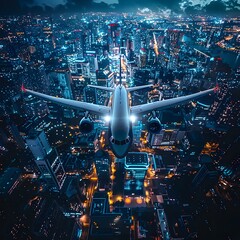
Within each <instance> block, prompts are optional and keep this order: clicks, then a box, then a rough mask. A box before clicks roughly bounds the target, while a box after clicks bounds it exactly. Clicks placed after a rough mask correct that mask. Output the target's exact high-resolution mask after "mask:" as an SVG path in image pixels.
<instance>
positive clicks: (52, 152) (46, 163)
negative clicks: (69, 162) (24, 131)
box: [26, 131, 66, 190]
mask: <svg viewBox="0 0 240 240" xmlns="http://www.w3.org/2000/svg"><path fill="white" fill-rule="evenodd" d="M26 143H27V145H28V147H29V149H30V150H31V152H32V154H33V156H34V158H35V163H36V164H37V167H38V169H39V171H40V172H41V176H42V178H43V179H44V180H45V181H46V182H47V184H48V185H49V187H50V188H53V189H57V190H58V189H60V188H61V187H62V185H63V183H64V181H65V178H66V176H65V170H64V168H63V165H62V162H61V159H60V157H59V155H58V153H57V151H56V149H53V148H51V146H50V145H49V143H48V139H47V137H46V134H45V133H44V131H32V132H30V133H29V135H28V137H27V138H26Z"/></svg>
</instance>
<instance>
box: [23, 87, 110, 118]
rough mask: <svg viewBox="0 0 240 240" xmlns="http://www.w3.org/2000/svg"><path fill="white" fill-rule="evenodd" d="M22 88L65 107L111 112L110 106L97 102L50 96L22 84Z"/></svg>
mask: <svg viewBox="0 0 240 240" xmlns="http://www.w3.org/2000/svg"><path fill="white" fill-rule="evenodd" d="M21 89H22V92H26V93H28V94H31V95H33V96H36V97H39V98H42V99H44V100H46V101H50V102H53V103H56V104H59V105H61V106H64V107H69V108H72V109H76V110H85V111H89V112H92V113H95V114H98V115H107V114H109V113H110V107H106V106H102V105H97V104H93V103H87V102H79V101H76V100H71V99H65V98H58V97H53V96H49V95H47V94H43V93H39V92H35V91H32V90H29V89H26V88H24V86H22V88H21Z"/></svg>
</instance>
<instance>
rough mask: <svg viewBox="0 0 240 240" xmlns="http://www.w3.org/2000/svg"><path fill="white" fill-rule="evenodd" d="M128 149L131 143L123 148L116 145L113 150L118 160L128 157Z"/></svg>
mask: <svg viewBox="0 0 240 240" xmlns="http://www.w3.org/2000/svg"><path fill="white" fill-rule="evenodd" d="M128 148H129V143H128V144H124V145H121V146H117V145H114V146H113V148H112V149H113V152H114V154H115V155H116V157H117V158H124V157H126V155H127V152H128Z"/></svg>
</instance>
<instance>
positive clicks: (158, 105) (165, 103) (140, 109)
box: [130, 88, 216, 114]
mask: <svg viewBox="0 0 240 240" xmlns="http://www.w3.org/2000/svg"><path fill="white" fill-rule="evenodd" d="M215 91H216V88H212V89H208V90H205V91H202V92H198V93H194V94H190V95H187V96H182V97H177V98H171V99H167V100H162V101H157V102H152V103H147V104H142V105H137V106H132V107H131V109H130V111H131V113H132V114H141V113H147V112H151V111H153V110H163V109H166V108H170V107H174V106H177V105H182V104H184V103H186V102H190V101H191V100H194V99H197V98H200V97H203V96H206V95H208V94H210V93H213V92H215Z"/></svg>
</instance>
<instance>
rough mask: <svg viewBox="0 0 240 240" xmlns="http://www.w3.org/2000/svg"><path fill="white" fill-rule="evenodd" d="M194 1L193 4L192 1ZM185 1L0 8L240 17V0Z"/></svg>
mask: <svg viewBox="0 0 240 240" xmlns="http://www.w3.org/2000/svg"><path fill="white" fill-rule="evenodd" d="M193 2H194V1H193ZM193 2H192V1H184V0H174V1H168V0H163V1H161V0H151V1H148V0H140V1H137V0H119V1H118V3H116V1H114V2H113V3H112V4H108V3H109V1H108V3H107V2H106V1H104V0H103V1H101V2H100V1H94V0H84V1H83V0H66V2H65V3H64V1H62V0H56V1H54V2H53V1H49V2H48V3H49V4H47V3H45V2H44V3H43V2H42V1H40V2H38V1H37V0H13V1H8V0H3V4H2V6H1V9H0V14H1V15H17V14H28V13H33V14H45V13H47V14H51V13H66V12H136V11H138V10H139V9H149V10H150V11H154V12H158V11H161V10H162V11H166V10H170V11H171V12H172V13H176V14H187V15H188V14H196V15H197V14H200V15H212V16H226V15H228V16H238V15H239V13H240V2H239V1H238V0H228V1H223V0H220V1H205V2H206V3H205V4H202V3H201V1H200V3H201V4H200V3H199V2H195V4H194V3H193ZM58 3H59V4H58ZM63 3H64V4H63Z"/></svg>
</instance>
